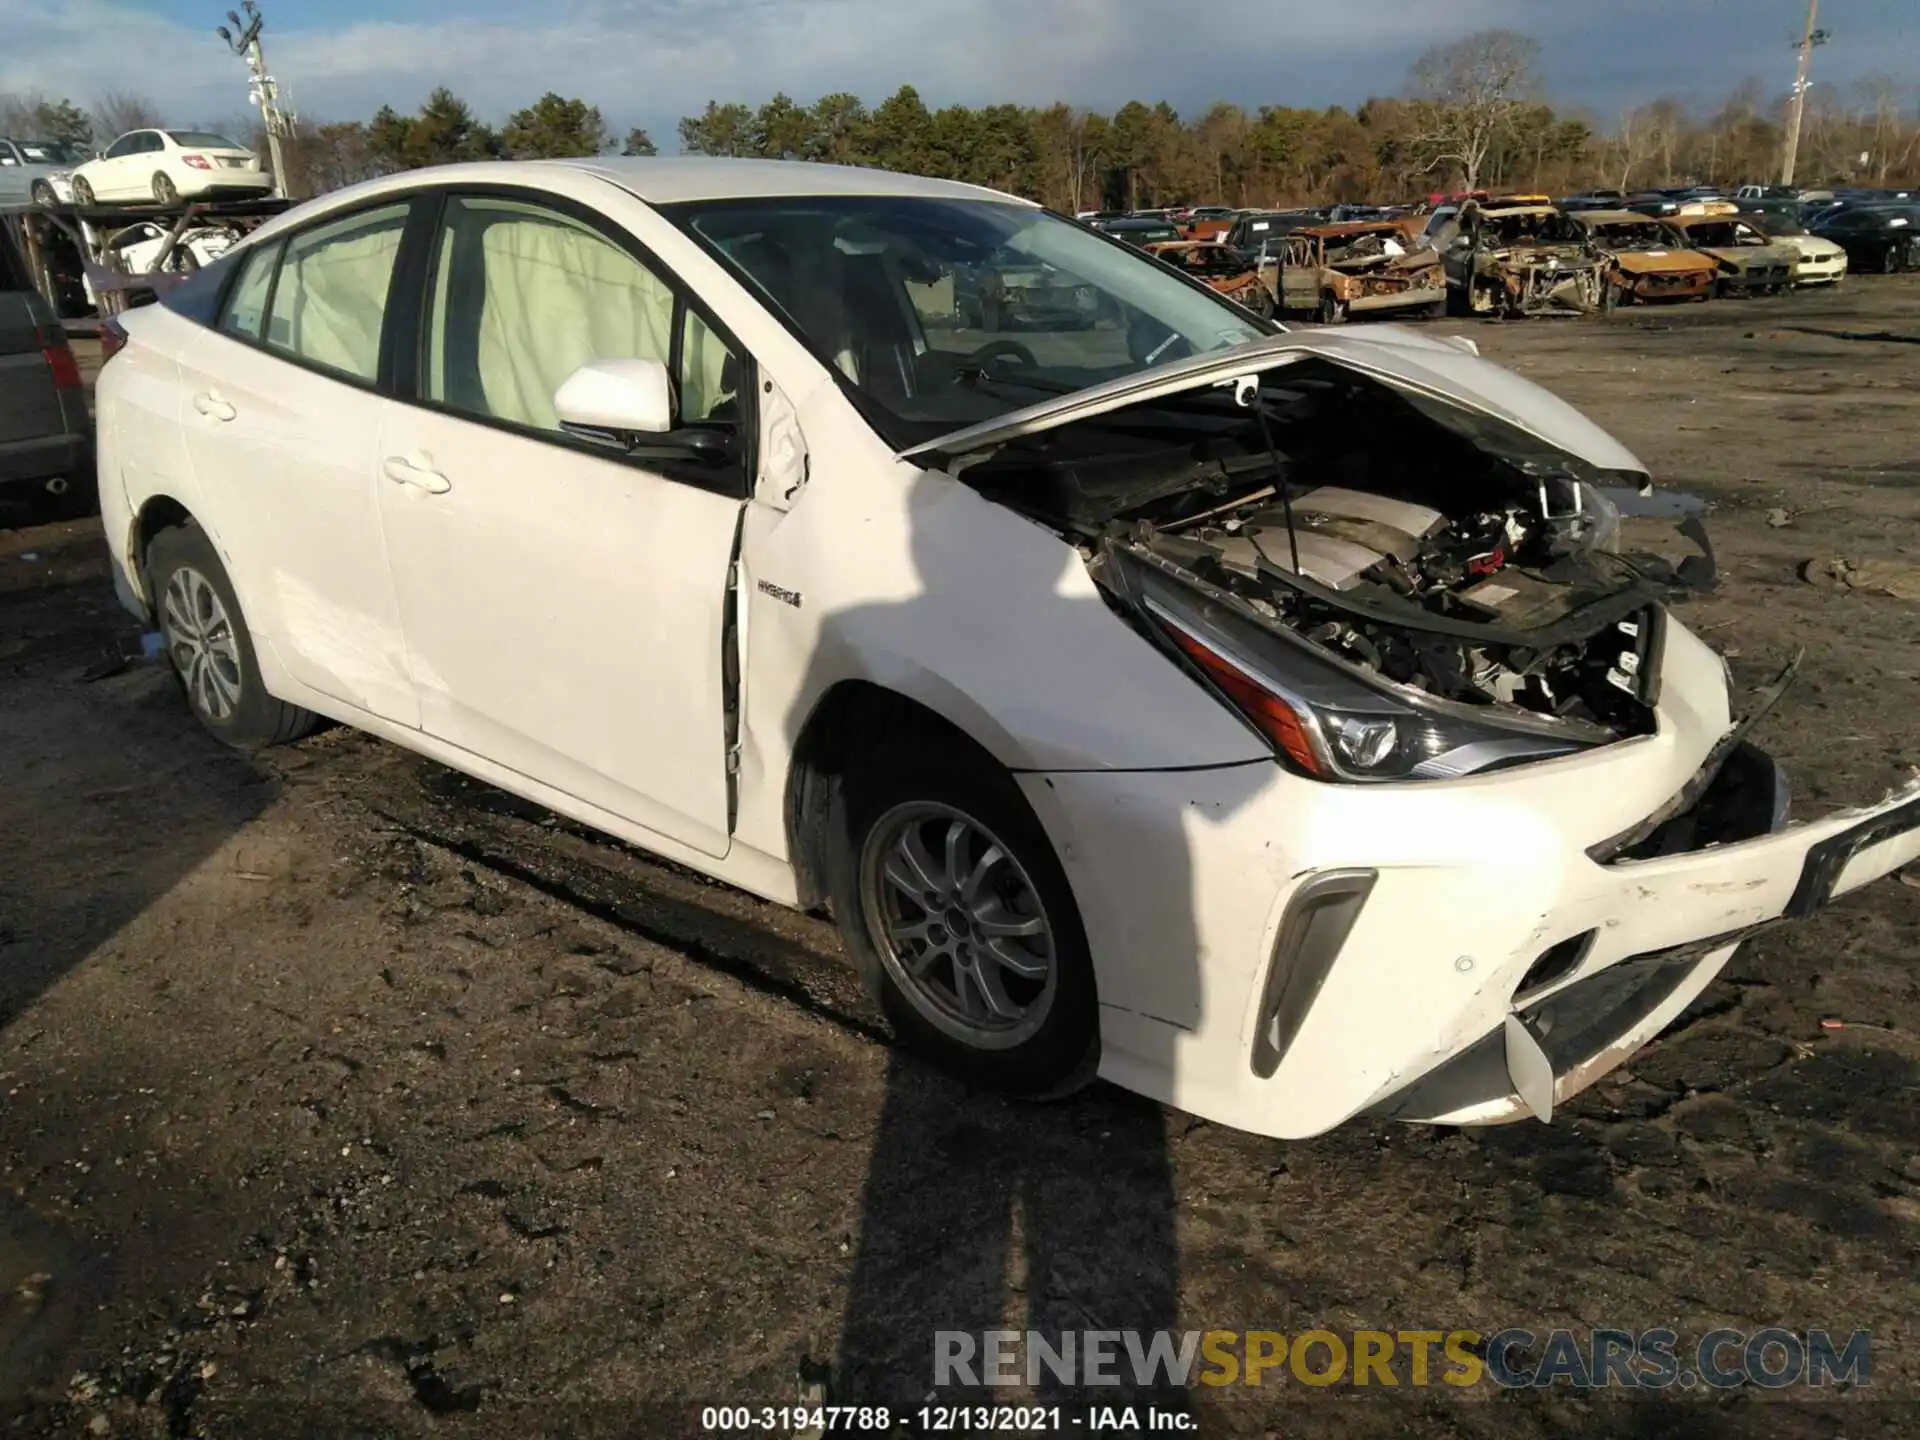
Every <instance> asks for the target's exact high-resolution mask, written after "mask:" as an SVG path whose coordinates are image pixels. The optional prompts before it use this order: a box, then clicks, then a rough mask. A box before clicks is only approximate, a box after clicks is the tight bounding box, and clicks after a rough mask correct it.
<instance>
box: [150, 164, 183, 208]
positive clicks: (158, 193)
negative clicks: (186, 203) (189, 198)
mask: <svg viewBox="0 0 1920 1440" xmlns="http://www.w3.org/2000/svg"><path fill="white" fill-rule="evenodd" d="M179 198H180V187H179V186H177V185H175V184H174V183H173V177H172V176H170V175H168V174H167V173H166V172H165V171H164V170H163V171H161V172H160V173H159V174H157V175H155V176H154V177H153V203H154V204H156V205H171V204H173V203H174V202H175V201H177V200H178V199H179Z"/></svg>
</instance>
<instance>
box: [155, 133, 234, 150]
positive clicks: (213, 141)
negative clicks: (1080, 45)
mask: <svg viewBox="0 0 1920 1440" xmlns="http://www.w3.org/2000/svg"><path fill="white" fill-rule="evenodd" d="M167 134H168V135H169V136H171V137H172V138H173V143H174V144H176V145H180V146H184V147H185V148H186V149H188V150H244V149H246V148H247V147H246V146H244V145H238V144H235V143H234V142H233V141H231V140H229V139H228V138H227V137H226V136H224V135H216V134H214V133H213V132H212V131H211V130H169V131H167Z"/></svg>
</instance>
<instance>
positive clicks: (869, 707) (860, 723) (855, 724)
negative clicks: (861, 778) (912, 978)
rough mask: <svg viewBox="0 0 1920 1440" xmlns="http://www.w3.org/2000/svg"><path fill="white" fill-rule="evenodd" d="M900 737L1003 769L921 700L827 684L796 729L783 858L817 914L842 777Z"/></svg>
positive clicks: (850, 683) (880, 689) (870, 687)
mask: <svg viewBox="0 0 1920 1440" xmlns="http://www.w3.org/2000/svg"><path fill="white" fill-rule="evenodd" d="M903 737H906V738H912V739H914V740H916V741H917V742H919V743H922V744H926V745H933V746H951V747H955V748H959V749H964V750H967V751H970V752H972V753H973V754H975V755H977V756H979V757H981V758H982V759H985V760H987V761H989V762H991V763H992V764H995V765H1000V766H1002V767H1004V766H1005V761H1004V760H1002V759H1001V757H999V756H997V755H995V754H994V753H993V751H992V749H990V748H989V747H988V746H987V745H985V744H982V743H981V742H980V740H978V739H976V738H975V737H974V736H973V735H972V734H970V733H969V732H968V731H967V730H966V729H965V728H964V727H962V726H961V725H959V724H957V723H956V722H955V721H953V720H952V719H950V718H949V717H948V716H946V715H943V714H941V713H940V711H938V710H936V709H934V708H933V707H932V706H930V705H928V704H926V703H925V702H924V701H922V700H918V699H915V698H913V697H912V696H909V695H906V694H903V693H902V692H901V691H899V690H895V689H891V688H889V687H887V686H885V685H882V684H879V683H876V682H875V681H873V680H868V679H846V680H840V681H838V682H836V683H835V684H833V685H832V686H830V687H829V688H828V689H827V690H826V691H825V693H823V694H822V695H821V696H820V698H819V700H818V701H816V702H815V704H814V707H813V709H812V711H811V712H810V713H809V714H808V715H807V718H806V720H805V722H804V723H803V724H802V725H801V727H800V733H799V735H798V737H797V738H796V739H795V741H794V747H793V759H792V761H791V763H790V764H789V765H788V767H787V784H786V796H785V803H784V807H783V810H784V820H785V826H786V837H787V855H788V857H789V860H790V863H791V864H792V866H793V873H794V885H795V889H796V891H797V892H798V895H799V899H800V904H801V905H802V906H804V907H806V908H808V909H813V908H817V907H819V906H820V905H822V904H824V903H825V901H826V898H827V891H828V885H827V880H826V853H827V852H826V847H827V845H828V843H829V842H830V839H831V830H832V826H833V821H834V812H835V803H836V799H837V796H838V791H839V784H840V779H841V777H842V776H843V775H844V774H845V773H846V770H847V768H848V766H849V765H850V764H851V763H853V762H854V761H855V760H856V759H857V758H858V757H860V756H863V755H867V754H871V753H872V751H873V750H874V749H875V748H876V747H877V746H878V745H880V744H882V743H885V742H898V741H899V740H900V739H902V738H903Z"/></svg>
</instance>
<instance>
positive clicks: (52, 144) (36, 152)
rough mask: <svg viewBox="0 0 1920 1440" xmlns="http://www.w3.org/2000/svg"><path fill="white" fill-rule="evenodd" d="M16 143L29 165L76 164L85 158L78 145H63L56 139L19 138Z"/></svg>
mask: <svg viewBox="0 0 1920 1440" xmlns="http://www.w3.org/2000/svg"><path fill="white" fill-rule="evenodd" d="M17 143H18V145H19V147H20V153H21V154H22V155H24V156H26V157H27V164H29V165H78V164H79V163H80V162H81V161H82V160H84V159H86V158H87V157H86V155H85V153H84V152H82V150H81V149H80V147H79V146H78V145H64V144H62V143H61V142H59V141H58V140H21V141H18V142H17Z"/></svg>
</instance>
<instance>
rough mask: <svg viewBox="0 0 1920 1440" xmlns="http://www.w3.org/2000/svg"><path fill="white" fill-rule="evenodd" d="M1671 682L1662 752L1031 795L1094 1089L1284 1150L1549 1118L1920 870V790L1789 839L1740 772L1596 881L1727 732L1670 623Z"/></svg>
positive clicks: (1710, 670) (1696, 651) (1264, 771)
mask: <svg viewBox="0 0 1920 1440" xmlns="http://www.w3.org/2000/svg"><path fill="white" fill-rule="evenodd" d="M1662 682H1663V690H1664V698H1663V700H1662V702H1661V708H1660V721H1661V727H1660V730H1659V733H1657V734H1655V735H1652V736H1648V737H1645V738H1643V739H1639V740H1633V741H1626V742H1622V743H1620V744H1617V745H1614V746H1609V747H1607V748H1606V749H1604V750H1601V751H1597V752H1592V753H1590V754H1587V755H1583V756H1580V757H1576V758H1573V759H1568V760H1563V761H1554V762H1549V763H1544V764H1540V765H1534V766H1528V767H1522V768H1519V769H1515V770H1510V771H1504V772H1496V773H1494V774H1490V775H1486V776H1480V777H1468V778H1466V779H1463V780H1458V781H1451V782H1447V783H1444V784H1429V785H1394V786H1333V785H1321V784H1316V783H1314V782H1311V781H1306V780H1302V779H1298V778H1296V777H1294V776H1292V775H1289V774H1287V773H1286V772H1283V771H1281V770H1280V769H1279V768H1278V767H1277V766H1271V765H1264V764H1258V765H1243V766H1234V767H1228V768H1223V769H1220V770H1211V771H1200V772H1187V773H1170V772H1154V773H1151V774H1142V773H1138V772H1135V773H1127V774H1115V773H1079V774H1071V775H1069V774H1056V775H1045V776H1026V777H1022V783H1023V786H1024V788H1025V790H1026V793H1027V794H1028V796H1029V797H1030V799H1031V800H1032V802H1033V805H1034V808H1035V811H1036V813H1038V814H1039V816H1040V818H1041V820H1042V822H1043V823H1044V824H1045V825H1046V826H1047V828H1048V830H1049V832H1050V833H1051V834H1052V835H1053V837H1054V839H1055V843H1056V846H1057V848H1058V849H1059V851H1060V853H1061V857H1062V861H1063V864H1064V865H1065V867H1066V870H1067V874H1068V878H1069V880H1070V882H1071V883H1072V885H1073V887H1074V891H1075V894H1076V897H1077V899H1078V901H1079V905H1080V909H1081V913H1082V918H1083V921H1084V923H1085V925H1086V929H1087V934H1088V939H1089V941H1090V943H1091V945H1092V949H1093V954H1094V957H1095V964H1096V969H1097V973H1098V980H1099V985H1100V997H1101V1014H1102V1024H1101V1038H1102V1046H1103V1050H1102V1061H1101V1073H1102V1074H1103V1075H1105V1076H1106V1077H1108V1078H1109V1079H1112V1080H1114V1081H1116V1082H1118V1083H1120V1084H1123V1085H1126V1086H1128V1087H1129V1088H1132V1089H1135V1090H1138V1091H1141V1092H1143V1093H1145V1094H1147V1095H1150V1096H1152V1097H1154V1098H1156V1099H1160V1100H1163V1101H1165V1102H1168V1103H1171V1104H1174V1105H1178V1106H1180V1107H1181V1108H1183V1109H1186V1110H1189V1111H1192V1112H1194V1113H1196V1114H1198V1115H1201V1116H1204V1117H1206V1118H1208V1119H1212V1120H1216V1121H1219V1122H1221V1123H1223V1124H1228V1125H1233V1126H1235V1127H1237V1128H1240V1129H1245V1130H1250V1131H1254V1132H1257V1133H1260V1134H1265V1135H1272V1136H1277V1137H1281V1138H1289V1139H1291V1138H1299V1137H1303V1136H1307V1135H1312V1134H1317V1133H1319V1132H1321V1131H1324V1130H1327V1129H1329V1128H1331V1127H1333V1126H1335V1125H1338V1124H1339V1123H1341V1122H1342V1121H1344V1120H1346V1119H1348V1118H1349V1117H1351V1116H1354V1115H1356V1114H1360V1113H1362V1112H1369V1113H1375V1114H1382V1115H1392V1116H1395V1117H1398V1118H1405V1119H1419V1120H1429V1121H1439V1122H1444V1123H1455V1124H1486V1123H1493V1122H1498V1121H1504V1120H1511V1119H1516V1118H1520V1117H1522V1116H1524V1115H1527V1114H1530V1113H1534V1114H1542V1113H1549V1114H1550V1113H1551V1110H1552V1108H1553V1106H1554V1105H1557V1104H1558V1103H1560V1102H1562V1101H1564V1100H1565V1099H1567V1098H1568V1097H1570V1096H1572V1095H1574V1094H1576V1093H1578V1091H1580V1090H1581V1089H1583V1088H1585V1087H1586V1086H1587V1085H1590V1084H1591V1083H1593V1081H1595V1080H1596V1079H1598V1078H1599V1077H1600V1076H1601V1075H1604V1074H1605V1073H1606V1072H1607V1071H1608V1070H1610V1069H1612V1068H1613V1067H1614V1066H1615V1065H1617V1064H1619V1063H1620V1062H1621V1061H1622V1060H1624V1059H1626V1058H1627V1057H1628V1056H1629V1055H1631V1054H1632V1053H1633V1052H1634V1051H1635V1050H1637V1049H1638V1048H1640V1046H1642V1045H1644V1044H1645V1043H1646V1042H1647V1041H1648V1040H1650V1039H1652V1038H1653V1036H1654V1035H1656V1034H1657V1033H1658V1032H1659V1031H1660V1030H1661V1029H1662V1028H1664V1027H1665V1026H1666V1025H1667V1024H1668V1023H1670V1022H1671V1020H1672V1019H1673V1018H1674V1017H1675V1016H1676V1015H1677V1014H1679V1012H1680V1011H1681V1010H1682V1009H1684V1008H1685V1006H1686V1005H1687V1004H1688V1002H1689V1001H1691V1000H1692V999H1693V997H1694V996H1695V995H1697V994H1698V993H1699V992H1700V990H1702V989H1703V988H1704V987H1705V986H1706V985H1707V984H1708V983H1709V982H1710V981H1711V980H1712V978H1713V977H1714V975H1715V974H1717V973H1718V971H1719V969H1720V968H1721V967H1722V966H1723V965H1724V964H1725V963H1726V961H1727V959H1728V958H1729V957H1730V956H1731V955H1732V953H1733V951H1734V949H1735V948H1736V947H1737V946H1738V945H1739V943H1740V942H1741V940H1742V939H1744V938H1746V937H1747V936H1749V935H1751V934H1753V933H1756V932H1757V930H1758V929H1760V928H1763V927H1766V926H1769V925H1771V924H1773V923H1778V922H1780V921H1782V920H1785V919H1789V918H1796V917H1798V916H1800V915H1803V914H1806V913H1810V912H1811V910H1813V909H1815V908H1817V907H1818V906H1819V905H1820V904H1822V903H1824V902H1825V901H1826V900H1827V899H1829V898H1831V897H1833V896H1837V895H1843V894H1846V893H1849V892H1850V891H1852V890H1854V889H1857V888H1859V887H1860V886H1861V885H1864V884H1866V883H1868V882H1869V881H1870V880H1872V879H1875V878H1878V877H1879V876H1881V875H1884V874H1887V873H1888V872H1890V871H1892V870H1895V869H1897V868H1899V867H1900V866H1902V865H1905V864H1907V863H1909V862H1911V861H1912V860H1914V859H1915V858H1920V785H1916V786H1913V787H1909V788H1908V789H1907V790H1905V791H1903V792H1902V793H1901V794H1899V795H1897V796H1895V797H1893V798H1891V799H1890V800H1888V801H1887V802H1886V803H1884V804H1882V805H1879V806H1875V807H1872V808H1869V809H1866V810H1861V811H1855V812H1850V813H1847V814H1844V815H1837V816H1833V817H1829V818H1827V819H1824V820H1820V821H1817V822H1814V823H1812V824H1808V825H1802V826H1796V827H1792V828H1785V829H1776V828H1775V827H1776V826H1777V824H1778V823H1779V821H1780V818H1781V816H1780V813H1779V812H1778V811H1776V810H1775V809H1774V808H1773V807H1772V806H1771V805H1770V804H1759V803H1757V802H1758V796H1757V795H1756V789H1757V788H1758V787H1756V785H1755V783H1754V771H1753V769H1752V767H1753V766H1754V765H1757V764H1764V765H1765V772H1766V774H1767V775H1768V776H1771V774H1772V771H1771V766H1770V763H1767V762H1764V761H1763V760H1759V759H1756V758H1755V757H1756V755H1757V752H1750V751H1737V752H1735V753H1736V756H1739V757H1741V758H1742V763H1743V764H1744V765H1745V766H1747V770H1746V772H1745V773H1744V774H1743V775H1740V776H1738V777H1736V778H1737V779H1738V780H1739V783H1738V784H1737V785H1733V786H1732V793H1729V790H1728V787H1724V786H1723V787H1719V788H1718V789H1710V790H1709V791H1708V792H1707V793H1706V795H1705V796H1703V798H1702V799H1701V801H1700V802H1699V804H1698V805H1697V806H1696V807H1695V809H1694V811H1690V812H1689V817H1690V818H1691V821H1692V822H1693V823H1695V824H1697V825H1698V826H1699V828H1698V830H1696V831H1695V832H1694V833H1692V834H1687V833H1685V832H1674V833H1670V834H1669V835H1668V836H1666V837H1664V838H1666V839H1667V840H1668V841H1669V843H1674V842H1675V841H1676V839H1677V841H1678V843H1682V844H1684V845H1685V846H1686V847H1687V848H1681V849H1677V850H1675V851H1674V853H1666V854H1661V855H1658V856H1657V857H1655V858H1646V859H1637V860H1620V861H1615V862H1612V863H1603V862H1602V861H1600V860H1596V859H1595V858H1594V857H1593V855H1592V854H1590V853H1589V851H1590V850H1592V849H1594V848H1595V847H1598V846H1599V845H1601V844H1602V843H1603V842H1604V841H1605V840H1606V839H1607V837H1609V836H1614V835H1618V834H1620V833H1621V832H1623V831H1625V830H1628V829H1629V828H1631V827H1633V826H1634V825H1635V824H1636V823H1638V822H1639V821H1641V820H1643V819H1644V818H1645V817H1646V816H1648V815H1651V814H1653V813H1655V812H1656V811H1658V810H1659V808H1660V807H1661V805H1662V804H1663V802H1665V801H1667V800H1668V799H1669V798H1670V797H1672V796H1673V795H1675V794H1676V793H1678V792H1679V791H1680V790H1681V789H1682V787H1683V786H1684V785H1685V784H1686V782H1687V780H1688V779H1689V778H1690V777H1691V776H1692V775H1693V774H1694V773H1695V772H1696V771H1697V770H1698V769H1699V767H1700V765H1701V763H1702V761H1703V760H1704V759H1705V757H1706V755H1707V753H1708V752H1709V750H1711V749H1712V747H1713V745H1714V743H1715V742H1716V741H1717V740H1718V739H1720V737H1721V736H1723V735H1724V734H1726V732H1727V731H1728V730H1729V729H1730V728H1731V724H1732V719H1731V715H1730V714H1729V711H1728V702H1727V696H1726V690H1725V683H1724V679H1723V675H1722V671H1721V667H1720V663H1719V661H1718V659H1717V657H1715V656H1714V655H1713V653H1712V652H1711V651H1710V650H1708V649H1707V648H1706V647H1705V646H1704V645H1702V644H1701V643H1700V642H1699V641H1698V640H1697V639H1695V638H1694V637H1692V636H1691V635H1689V634H1687V633H1686V632H1685V631H1684V630H1683V629H1682V628H1681V627H1680V626H1678V625H1672V626H1670V627H1669V638H1668V643H1667V647H1666V653H1665V656H1664V658H1663V661H1662ZM1765 798H1766V799H1767V800H1769V801H1770V800H1771V799H1772V796H1771V795H1770V794H1768V795H1766V797H1765ZM1669 823H1670V825H1679V824H1681V823H1682V822H1681V821H1679V820H1676V821H1674V822H1669ZM1732 836H1750V837H1751V838H1734V839H1731V840H1730V839H1729V837H1732ZM1706 845H1712V846H1713V848H1711V849H1704V848H1700V847H1702V846H1706ZM1513 1026H1517V1027H1519V1030H1520V1034H1519V1036H1518V1037H1515V1036H1513V1035H1512V1034H1511V1028H1512V1027H1513ZM1523 1097H1524V1098H1523Z"/></svg>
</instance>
